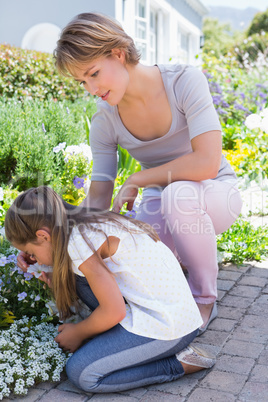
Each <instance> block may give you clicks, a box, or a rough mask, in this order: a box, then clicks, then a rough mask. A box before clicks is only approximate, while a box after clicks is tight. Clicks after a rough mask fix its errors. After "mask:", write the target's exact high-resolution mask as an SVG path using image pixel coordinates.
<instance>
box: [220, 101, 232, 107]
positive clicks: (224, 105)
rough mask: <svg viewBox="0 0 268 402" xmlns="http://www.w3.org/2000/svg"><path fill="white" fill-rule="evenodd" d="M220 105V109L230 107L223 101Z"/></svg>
mask: <svg viewBox="0 0 268 402" xmlns="http://www.w3.org/2000/svg"><path fill="white" fill-rule="evenodd" d="M221 105H222V107H230V105H229V103H227V102H225V101H222V104H221Z"/></svg>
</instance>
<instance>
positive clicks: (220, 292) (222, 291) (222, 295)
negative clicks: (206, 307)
mask: <svg viewBox="0 0 268 402" xmlns="http://www.w3.org/2000/svg"><path fill="white" fill-rule="evenodd" d="M225 295H226V291H225V290H220V289H218V295H217V301H220V300H222V299H223V298H224V296H225Z"/></svg>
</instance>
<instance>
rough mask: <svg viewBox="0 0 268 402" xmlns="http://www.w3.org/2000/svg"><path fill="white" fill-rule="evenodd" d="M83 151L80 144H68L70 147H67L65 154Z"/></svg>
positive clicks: (75, 153)
mask: <svg viewBox="0 0 268 402" xmlns="http://www.w3.org/2000/svg"><path fill="white" fill-rule="evenodd" d="M81 153H82V149H81V148H80V146H79V145H68V147H67V148H66V149H65V154H70V155H77V154H81Z"/></svg>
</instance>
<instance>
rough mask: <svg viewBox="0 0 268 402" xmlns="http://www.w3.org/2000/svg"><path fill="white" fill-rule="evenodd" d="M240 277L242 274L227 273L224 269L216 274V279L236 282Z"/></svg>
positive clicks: (236, 272)
mask: <svg viewBox="0 0 268 402" xmlns="http://www.w3.org/2000/svg"><path fill="white" fill-rule="evenodd" d="M242 275H243V272H238V270H236V271H235V272H233V271H227V270H225V269H221V270H220V271H219V273H218V278H219V279H225V280H229V281H235V282H236V281H237V280H238V279H239V278H241V276H242Z"/></svg>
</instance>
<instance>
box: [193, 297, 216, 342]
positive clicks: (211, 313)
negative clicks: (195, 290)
mask: <svg viewBox="0 0 268 402" xmlns="http://www.w3.org/2000/svg"><path fill="white" fill-rule="evenodd" d="M197 307H198V308H199V311H200V314H201V317H202V318H203V325H202V326H201V327H200V328H199V335H201V334H202V333H203V332H205V330H206V329H207V327H208V325H209V324H210V323H211V321H213V320H214V318H216V317H217V314H218V312H217V305H216V302H215V303H211V304H199V303H197Z"/></svg>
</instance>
